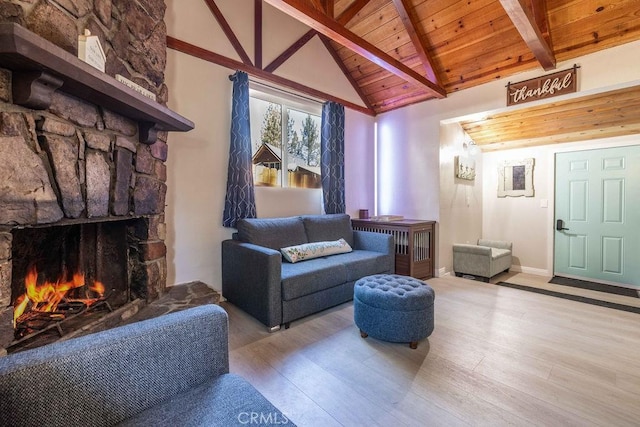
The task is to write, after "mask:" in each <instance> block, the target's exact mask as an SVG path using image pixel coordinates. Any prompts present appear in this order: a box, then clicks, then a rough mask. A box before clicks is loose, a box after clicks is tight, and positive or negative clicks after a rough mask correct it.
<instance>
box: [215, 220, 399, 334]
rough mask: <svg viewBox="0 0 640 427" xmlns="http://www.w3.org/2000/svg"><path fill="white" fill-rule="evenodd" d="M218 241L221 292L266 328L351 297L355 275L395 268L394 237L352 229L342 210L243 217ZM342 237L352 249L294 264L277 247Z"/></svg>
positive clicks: (365, 274)
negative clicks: (235, 229)
mask: <svg viewBox="0 0 640 427" xmlns="http://www.w3.org/2000/svg"><path fill="white" fill-rule="evenodd" d="M237 227H238V232H237V233H235V235H234V238H233V239H230V240H225V241H223V242H222V295H223V297H225V298H226V299H227V300H228V301H230V302H231V303H233V304H234V305H236V306H238V307H239V308H241V309H242V310H244V311H245V312H247V313H249V314H250V315H251V316H253V317H255V318H256V319H258V320H259V321H260V322H262V323H264V324H265V325H266V326H267V327H268V328H269V329H270V330H272V331H273V330H277V329H279V328H280V325H283V324H284V325H285V327H286V326H288V324H289V322H291V321H293V320H296V319H299V318H301V317H304V316H307V315H310V314H312V313H316V312H318V311H321V310H324V309H326V308H329V307H333V306H335V305H338V304H341V303H343V302H346V301H350V300H352V299H353V285H354V283H355V282H356V280H358V279H360V278H362V277H364V276H369V275H372V274H382V273H393V272H394V268H395V254H394V247H393V237H392V236H390V235H387V234H381V233H371V232H365V231H353V229H352V228H351V218H350V217H349V215H346V214H334V215H306V216H296V217H287V218H265V219H243V220H240V221H239V222H238V224H237ZM340 238H342V239H345V240H346V242H347V243H348V244H349V245H350V246H351V247H352V248H353V251H351V252H348V253H341V254H335V255H329V256H323V257H320V258H315V259H309V260H305V261H300V262H296V263H290V262H287V261H285V260H283V257H282V254H281V253H280V249H282V248H285V247H288V246H294V245H300V244H305V243H311V242H326V241H336V240H338V239H340Z"/></svg>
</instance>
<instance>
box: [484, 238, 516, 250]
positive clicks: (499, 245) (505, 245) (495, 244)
mask: <svg viewBox="0 0 640 427" xmlns="http://www.w3.org/2000/svg"><path fill="white" fill-rule="evenodd" d="M478 245H479V246H489V247H490V248H496V249H507V250H511V248H512V247H513V244H512V243H511V242H504V241H502V240H487V239H479V240H478Z"/></svg>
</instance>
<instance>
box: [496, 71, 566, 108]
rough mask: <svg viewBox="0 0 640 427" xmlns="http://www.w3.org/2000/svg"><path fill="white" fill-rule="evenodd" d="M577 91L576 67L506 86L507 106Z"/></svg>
mask: <svg viewBox="0 0 640 427" xmlns="http://www.w3.org/2000/svg"><path fill="white" fill-rule="evenodd" d="M577 90H578V66H577V65H574V66H573V68H570V69H568V70H564V71H558V72H555V73H552V74H547V75H546V76H542V77H536V78H534V79H529V80H524V81H521V82H518V83H509V84H507V106H508V107H510V106H512V105H518V104H524V103H525V102H531V101H538V100H540V99H547V98H553V97H554V96H560V95H564V94H567V93H573V92H576V91H577Z"/></svg>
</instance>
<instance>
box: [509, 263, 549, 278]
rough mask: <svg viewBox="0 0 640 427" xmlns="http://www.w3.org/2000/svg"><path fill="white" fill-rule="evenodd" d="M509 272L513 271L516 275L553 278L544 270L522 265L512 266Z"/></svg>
mask: <svg viewBox="0 0 640 427" xmlns="http://www.w3.org/2000/svg"><path fill="white" fill-rule="evenodd" d="M511 271H515V272H516V273H525V274H533V275H535V276H545V277H551V276H553V274H551V272H550V271H549V270H545V269H543V268H533V267H526V266H522V265H512V266H511Z"/></svg>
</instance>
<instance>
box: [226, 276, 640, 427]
mask: <svg viewBox="0 0 640 427" xmlns="http://www.w3.org/2000/svg"><path fill="white" fill-rule="evenodd" d="M501 279H502V280H506V279H509V281H512V282H514V283H521V284H528V285H531V284H533V283H536V282H540V283H542V282H544V280H543V279H541V278H539V277H536V276H529V275H523V274H515V275H514V274H510V275H508V276H507V277H503V278H498V279H497V280H501ZM493 281H494V282H495V281H496V279H494V280H493ZM428 283H429V285H431V287H433V289H434V290H435V292H436V299H435V330H434V332H433V334H432V335H431V336H430V337H429V338H428V339H426V340H423V341H421V342H420V344H419V346H418V349H417V350H411V349H410V348H409V346H408V345H405V344H393V343H386V342H382V341H378V340H375V339H372V338H367V339H362V338H361V337H360V334H359V332H358V329H357V328H356V326H355V324H354V323H353V305H352V303H346V304H343V305H340V306H338V307H335V308H332V309H329V310H326V311H324V312H322V313H319V314H316V315H313V316H310V317H307V318H305V319H303V320H300V321H296V322H293V323H292V324H291V328H290V329H288V330H281V331H279V332H276V333H272V334H270V333H267V332H266V328H265V327H264V326H263V325H261V324H260V323H258V322H257V321H256V320H254V319H253V318H251V317H250V316H248V315H247V314H245V313H244V312H242V311H241V310H239V309H238V308H236V307H234V306H233V305H231V304H229V303H222V304H221V305H222V306H223V307H224V308H225V309H226V310H227V311H228V313H229V329H230V334H229V345H230V364H231V371H232V372H235V373H238V374H240V375H242V376H244V377H245V378H247V379H248V380H249V381H250V382H251V383H252V384H253V385H254V386H255V387H256V388H257V389H258V390H260V391H261V392H262V393H263V394H264V395H265V396H266V397H267V398H268V399H269V400H270V401H271V402H273V403H274V404H275V405H276V406H277V407H278V408H280V409H281V410H282V411H283V412H284V413H285V414H286V415H287V416H288V417H290V418H291V420H292V421H294V422H295V423H296V424H297V425H299V426H322V427H325V426H427V425H429V426H457V425H490V426H501V425H516V426H523V425H540V426H565V425H572V426H590V425H598V426H638V425H640V314H635V313H629V312H624V311H619V310H614V309H610V308H604V307H598V306H593V305H588V304H584V303H580V302H575V301H570V300H565V299H561V298H555V297H551V296H546V295H541V294H536V293H532V292H526V291H521V290H517V289H512V288H506V287H501V286H496V285H493V284H487V283H480V282H474V281H470V280H467V279H462V278H456V277H450V276H447V277H443V278H435V279H430V280H428Z"/></svg>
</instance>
